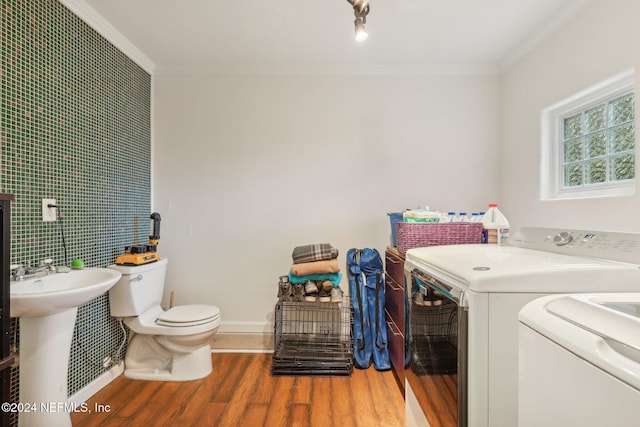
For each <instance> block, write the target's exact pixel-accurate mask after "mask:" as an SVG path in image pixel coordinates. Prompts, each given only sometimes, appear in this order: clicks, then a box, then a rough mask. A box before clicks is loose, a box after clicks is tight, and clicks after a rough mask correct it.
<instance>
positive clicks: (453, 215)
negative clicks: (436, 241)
mask: <svg viewBox="0 0 640 427" xmlns="http://www.w3.org/2000/svg"><path fill="white" fill-rule="evenodd" d="M447 217H448V218H449V222H456V221H458V218H457V217H456V213H455V212H449V213H447Z"/></svg>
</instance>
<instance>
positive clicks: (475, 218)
mask: <svg viewBox="0 0 640 427" xmlns="http://www.w3.org/2000/svg"><path fill="white" fill-rule="evenodd" d="M471 222H480V214H479V213H478V212H474V213H472V214H471Z"/></svg>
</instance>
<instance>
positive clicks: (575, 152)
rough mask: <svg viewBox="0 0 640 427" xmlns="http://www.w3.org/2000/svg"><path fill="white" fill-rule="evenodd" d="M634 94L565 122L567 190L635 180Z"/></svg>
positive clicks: (603, 104) (569, 118)
mask: <svg viewBox="0 0 640 427" xmlns="http://www.w3.org/2000/svg"><path fill="white" fill-rule="evenodd" d="M634 101H635V96H634V94H633V93H628V94H625V95H623V96H621V97H618V98H616V99H613V100H611V101H608V102H606V103H602V104H600V105H597V106H595V107H591V108H589V109H588V110H585V111H581V112H580V113H578V114H574V115H572V116H571V117H567V118H565V119H564V120H563V151H564V161H563V171H564V180H563V185H564V187H565V188H573V187H582V186H585V185H593V184H604V183H608V182H618V181H625V180H630V179H634V178H635V146H636V144H635V121H634V120H635V114H634V110H635V102H634Z"/></svg>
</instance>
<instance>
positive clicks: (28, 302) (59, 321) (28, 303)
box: [11, 268, 122, 427]
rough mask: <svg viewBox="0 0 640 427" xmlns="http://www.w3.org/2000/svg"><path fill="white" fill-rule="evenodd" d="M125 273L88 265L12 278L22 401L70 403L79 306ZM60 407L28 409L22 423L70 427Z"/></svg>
mask: <svg viewBox="0 0 640 427" xmlns="http://www.w3.org/2000/svg"><path fill="white" fill-rule="evenodd" d="M121 276H122V274H121V273H120V272H119V271H117V270H113V269H109V268H88V269H85V270H72V271H71V272H69V273H56V274H51V275H49V276H43V277H38V278H32V279H26V280H23V281H16V282H11V317H19V318H20V402H29V404H33V405H36V404H37V405H40V404H41V403H44V402H52V403H55V404H57V405H66V403H67V399H68V396H67V380H68V378H67V372H68V369H69V353H70V351H71V341H72V338H73V329H74V325H75V322H76V316H77V313H78V306H81V305H82V304H85V303H87V302H89V301H91V300H92V299H94V298H96V297H98V296H100V295H102V294H103V293H105V292H107V291H108V290H109V289H110V288H111V287H112V286H113V285H115V284H116V282H117V281H118V280H119V279H120V277H121ZM56 408H58V409H57V410H56V411H47V410H44V411H43V410H41V409H40V406H38V410H37V411H24V412H22V413H20V415H19V416H18V426H19V427H31V426H36V427H37V426H45V425H47V426H59V427H71V416H70V412H69V411H70V410H69V409H65V410H60V409H59V408H60V406H57V407H56ZM64 408H72V407H71V406H64Z"/></svg>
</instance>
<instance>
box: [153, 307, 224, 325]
mask: <svg viewBox="0 0 640 427" xmlns="http://www.w3.org/2000/svg"><path fill="white" fill-rule="evenodd" d="M219 317H220V309H219V308H218V307H216V306H215V305H204V304H193V305H179V306H176V307H173V308H171V309H169V310H168V311H166V312H164V313H163V314H162V315H160V316H159V317H158V318H157V319H156V324H158V325H161V326H174V327H185V326H197V325H202V324H204V323H209V322H213V321H215V320H216V319H218V318H219Z"/></svg>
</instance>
